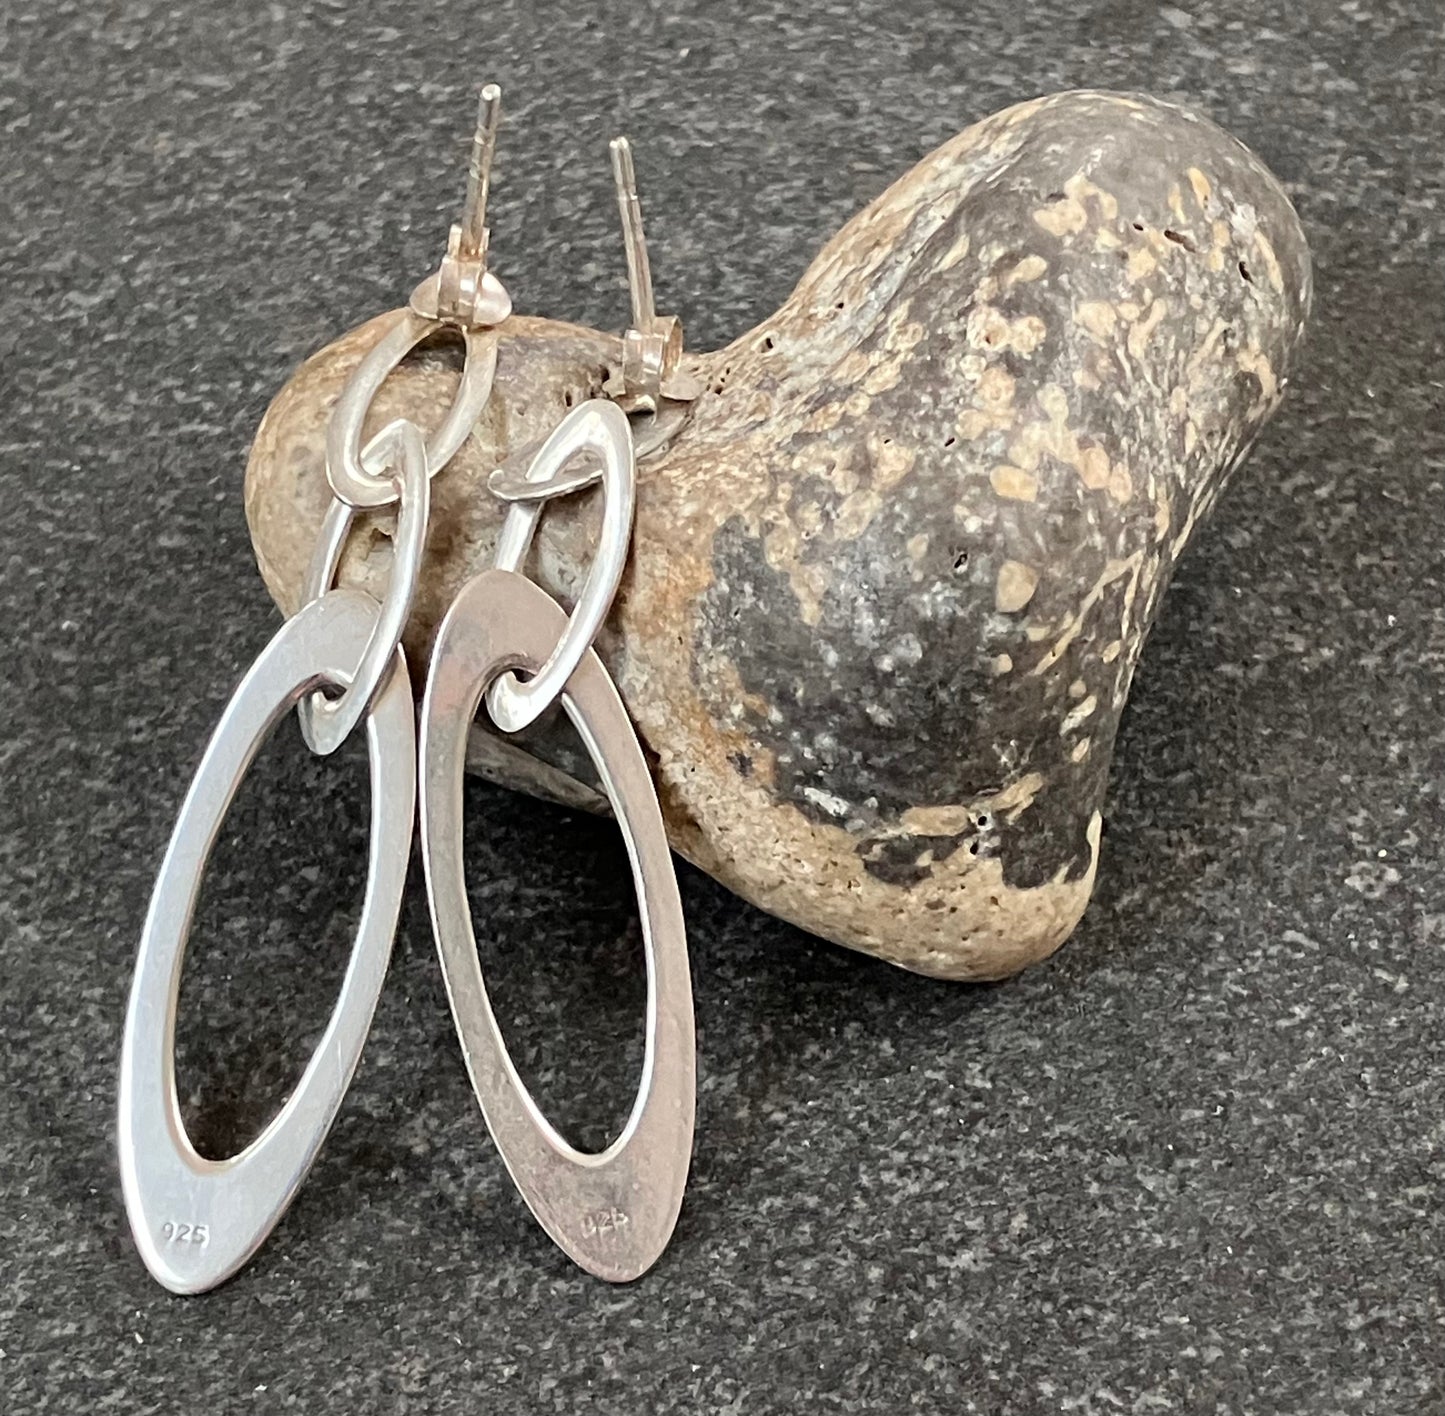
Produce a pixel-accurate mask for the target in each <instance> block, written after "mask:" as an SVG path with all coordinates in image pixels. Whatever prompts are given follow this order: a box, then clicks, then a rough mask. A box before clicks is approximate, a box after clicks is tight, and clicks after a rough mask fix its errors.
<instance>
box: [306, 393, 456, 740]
mask: <svg viewBox="0 0 1445 1416" xmlns="http://www.w3.org/2000/svg"><path fill="white" fill-rule="evenodd" d="M382 439H385V440H386V441H385V444H384V447H385V450H386V456H387V465H388V466H390V467H394V468H397V469H399V471H400V476H399V478H398V479H397V480H398V481H399V483H400V500H399V501H398V502H397V508H396V534H395V536H394V537H393V538H392V546H393V556H392V562H391V581H390V583H389V584H388V585H387V587H386V599H385V600H384V601H383V602H382V606H381V613H380V615H379V616H378V617H377V621H376V629H375V631H374V632H373V633H372V636H371V639H370V641H369V642H368V643H367V646H366V652H365V653H364V654H362V656H361V662H360V663H359V664H358V665H357V667H356V673H355V676H354V677H353V678H352V680H351V682H350V683H349V684H348V685H347V686H346V688H344V689H343V690H342V692H341V695H340V697H338V698H328V697H327V696H326V695H325V694H324V693H320V692H317V693H308V694H307V695H306V696H305V697H304V698H303V699H302V700H301V701H300V702H299V703H298V704H297V705H296V716H297V718H298V719H299V720H300V723H301V736H302V737H303V738H304V739H305V740H306V746H307V747H309V748H310V749H311V751H312V752H314V753H317V754H318V755H319V756H322V757H325V756H326V755H327V754H329V753H332V752H335V751H336V749H337V748H338V747H340V746H341V744H342V743H343V742H345V741H346V739H347V738H348V737H350V736H351V733H352V731H353V730H354V729H355V727H356V725H357V724H358V723H359V722H360V721H361V719H362V718H363V716H365V714H366V712H367V710H368V709H369V708H370V707H371V705H372V703H374V702H375V701H376V695H377V694H378V693H380V692H381V690H382V688H383V687H384V685H385V683H386V678H387V675H388V674H390V673H391V672H392V671H393V666H394V665H395V663H396V646H397V645H398V644H400V643H401V636H402V632H403V631H404V630H405V629H406V622H407V620H408V619H409V618H410V616H411V604H412V600H413V599H414V598H415V596H416V583H417V577H418V576H419V575H420V574H421V561H422V555H423V553H424V552H425V550H426V531H427V519H428V516H429V515H430V508H431V479H430V476H429V475H428V472H427V462H426V442H425V441H424V439H423V437H422V432H421V429H420V428H418V427H417V425H416V424H415V423H410V422H407V420H406V419H404V418H399V419H397V421H396V422H394V423H388V424H387V425H386V427H385V428H383V429H382V430H381V432H380V433H378V434H377V436H376V439H375V441H376V442H378V443H380V442H381V441H382ZM355 518H356V508H355V507H354V506H352V505H350V504H349V503H348V502H344V501H342V500H341V499H340V498H339V497H333V498H332V500H331V505H330V506H329V507H328V508H327V510H326V516H325V519H324V520H323V521H322V523H321V534H320V536H319V537H317V541H316V549H315V550H314V551H313V552H312V555H311V563H310V565H309V566H308V567H307V570H306V584H305V586H304V587H303V589H302V592H301V594H302V603H303V604H309V603H310V602H311V601H312V600H316V599H319V598H320V597H321V596H322V595H324V594H326V592H327V591H329V590H330V589H331V586H332V582H333V581H335V579H336V569H337V566H338V565H339V564H340V562H341V553H342V551H343V550H344V549H345V547H346V538H347V537H348V536H349V535H350V534H351V524H352V522H353V521H354V520H355Z"/></svg>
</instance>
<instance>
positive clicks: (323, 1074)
mask: <svg viewBox="0 0 1445 1416" xmlns="http://www.w3.org/2000/svg"><path fill="white" fill-rule="evenodd" d="M379 613H380V611H379V608H378V606H377V603H376V601H375V600H373V599H372V598H371V597H370V596H369V595H365V594H363V593H362V592H361V591H359V590H334V591H332V592H331V593H330V594H329V595H324V596H322V598H321V599H319V600H313V601H312V602H311V603H310V604H309V605H307V606H306V607H305V608H304V609H303V610H302V611H301V612H300V614H298V615H296V616H295V618H293V619H291V620H288V621H287V622H286V623H285V624H284V625H282V627H281V628H280V630H279V631H277V633H276V635H275V637H274V638H273V639H272V640H271V642H270V643H269V644H268V645H267V646H266V648H265V649H263V650H262V651H261V654H260V656H259V657H258V658H257V659H256V662H255V663H254V664H253V665H252V666H251V669H250V671H249V672H248V673H247V674H246V677H245V678H244V679H242V680H241V683H240V686H239V687H238V688H237V689H236V692H235V694H234V695H233V697H232V698H231V701H230V703H229V704H228V705H227V706H226V710H225V712H224V713H223V714H222V715H221V720H220V722H219V723H218V724H217V725H216V731H215V733H214V734H213V735H212V737H211V741H210V743H209V745H208V746H207V748H206V752H205V755H204V756H203V757H202V759H201V764H200V767H199V768H198V769H197V771H196V775H195V777H194V779H193V780H192V782H191V786H190V790H189V791H188V792H187V794H186V800H185V804H184V806H182V808H181V812H180V816H179V817H178V818H177V820H176V825H175V829H174V831H173V832H172V835H171V842H170V846H169V847H168V848H167V850H166V855H165V860H164V862H163V863H162V865H161V869H160V875H159V877H158V878H157V880H156V885H155V891H154V893H153V894H152V896H151V903H150V910H149V912H148V914H147V915H146V922H145V930H144V932H143V934H142V935H141V944H140V954H139V957H138V959H137V961H136V971H135V979H134V982H133V983H132V985H131V993H130V1006H129V1009H128V1011H127V1013H126V1020H125V1038H124V1042H123V1044H122V1048H121V1064H120V1105H119V1117H118V1120H119V1141H120V1174H121V1185H122V1188H123V1190H124V1192H125V1203H126V1210H127V1213H128V1214H129V1216H130V1222H131V1228H132V1230H133V1231H134V1233H135V1240H136V1246H137V1248H139V1250H140V1253H141V1257H142V1258H143V1259H144V1260H145V1264H146V1267H147V1268H148V1269H150V1271H151V1273H152V1274H154V1275H155V1277H156V1278H157V1279H159V1280H160V1282H161V1283H163V1284H164V1285H165V1286H166V1287H167V1288H169V1289H170V1290H171V1291H172V1292H175V1293H199V1292H202V1291H203V1290H205V1289H207V1288H213V1287H215V1286H216V1284H218V1283H221V1282H223V1281H224V1280H225V1279H227V1278H229V1277H230V1276H231V1275H232V1274H234V1273H235V1272H236V1270H237V1269H239V1268H240V1267H241V1266H242V1265H243V1264H244V1263H245V1262H246V1260H247V1259H249V1258H250V1257H251V1255H252V1254H254V1253H255V1252H256V1250H257V1249H258V1248H259V1247H260V1245H261V1243H262V1241H263V1240H264V1239H265V1238H266V1236H267V1234H269V1233H270V1231H271V1229H272V1228H273V1227H274V1225H275V1224H276V1222H277V1220H279V1219H280V1218H281V1215H282V1214H283V1213H284V1212H285V1210H286V1207H287V1205H289V1204H290V1202H291V1200H292V1198H293V1197H294V1195H295V1194H296V1191H297V1189H298V1188H299V1187H300V1185H301V1182H302V1180H303V1179H304V1178H305V1176H306V1172H307V1171H308V1170H309V1169H310V1167H311V1163H312V1161H313V1160H314V1159H315V1157H316V1153H317V1151H318V1150H319V1149H320V1147H321V1143H322V1141H323V1140H324V1139H325V1137H326V1133H327V1131H328V1130H329V1129H330V1127H331V1123H332V1121H333V1120H334V1119H335V1117H336V1112H337V1110H338V1108H339V1107H340V1105H341V1100H342V1097H343V1096H344V1095H345V1093H346V1089H347V1087H348V1085H349V1084H350V1082H351V1078H352V1075H353V1073H354V1072H355V1070H356V1065H357V1062H358V1061H359V1060H360V1057H361V1049H362V1044H363V1043H364V1041H365V1040H366V1034H367V1031H368V1030H369V1028H370V1026H371V1017H372V1013H373V1011H374V1010H375V1007H376V1000H377V997H378V995H379V994H380V992H381V985H382V980H383V978H384V977H385V976H386V967H387V962H388V960H389V958H390V955H391V942H392V936H393V934H394V933H395V931H396V921H397V915H398V913H399V911H400V909H401V896H402V888H403V886H404V884H405V882H406V870H407V860H408V856H409V854H410V850H409V848H410V844H411V828H412V813H413V806H414V802H415V794H416V758H415V751H414V749H415V729H414V726H413V718H412V703H411V693H410V691H409V689H408V687H407V676H406V669H405V666H404V665H403V664H402V663H400V662H398V664H397V667H396V670H395V671H394V672H393V673H392V675H391V678H390V681H389V682H388V683H387V685H386V687H385V688H384V689H382V691H381V694H380V696H379V697H378V698H377V700H376V703H375V706H374V708H373V710H372V713H371V716H370V718H369V719H368V720H367V743H368V747H369V749H370V762H371V768H370V775H371V802H372V806H371V832H370V851H369V860H368V874H367V882H366V894H365V898H364V901H363V904H362V909H361V919H360V921H359V923H358V924H357V928H356V935H355V938H354V940H353V942H352V949H351V959H350V962H349V963H348V964H347V968H346V975H345V978H344V979H343V980H342V984H341V992H340V994H339V996H338V997H337V1000H336V1006H335V1008H334V1009H333V1011H332V1014H331V1017H330V1019H329V1021H328V1022H327V1025H326V1030H325V1032H324V1033H323V1034H322V1037H321V1040H320V1042H319V1043H318V1044H317V1046H316V1050H315V1052H314V1053H313V1054H312V1055H311V1059H310V1061H309V1062H308V1063H307V1065H306V1070H305V1071H304V1072H303V1074H302V1076H301V1080H300V1082H299V1083H298V1084H297V1086H296V1090H295V1091H293V1092H292V1093H291V1095H290V1097H288V1098H287V1100H286V1103H285V1105H284V1106H282V1108H281V1110H280V1111H279V1112H278V1113H277V1114H276V1116H275V1117H274V1118H273V1119H272V1120H271V1122H270V1123H269V1124H268V1125H267V1127H266V1129H265V1130H264V1131H263V1132H262V1133H261V1134H260V1135H259V1136H258V1137H257V1138H256V1139H255V1140H254V1141H253V1142H252V1143H251V1144H250V1145H249V1146H247V1147H246V1148H245V1149H244V1150H243V1151H241V1152H240V1153H239V1154H237V1155H234V1156H231V1157H230V1158H229V1159H226V1160H219V1161H217V1160H206V1159H204V1158H203V1157H202V1156H200V1155H198V1154H197V1153H196V1150H195V1148H194V1147H193V1146H192V1145H191V1143H190V1140H189V1138H188V1137H187V1135H186V1131H185V1124H184V1122H183V1121H182V1119H181V1111H180V1104H179V1101H178V1099H177V1096H176V1075H175V1031H176V1002H177V997H178V994H179V991H180V983H181V970H182V965H183V962H184V957H185V949H186V939H187V936H188V935H189V933H190V928H191V920H192V916H193V915H194V912H195V907H196V900H197V898H198V896H199V895H200V890H201V881H202V877H203V875H204V872H205V868H206V861H207V858H208V857H209V855H210V852H211V847H212V846H213V845H214V843H215V840H216V837H217V835H218V834H219V832H220V829H221V823H222V821H223V820H224V818H225V815H226V810H227V808H228V807H229V806H230V804H231V801H232V799H233V798H234V797H235V794H236V791H237V789H238V788H239V787H240V784H241V779H242V778H243V777H244V776H245V774H246V770H247V769H248V768H249V766H250V765H251V762H252V760H253V759H254V758H255V756H256V753H257V751H258V750H259V749H260V746H261V743H262V742H263V741H264V740H265V738H266V735H267V734H268V733H269V732H270V731H271V729H272V728H273V727H274V726H275V724H276V723H277V722H279V721H280V719H281V718H282V717H283V716H284V715H285V714H286V713H287V711H288V710H289V709H290V707H291V705H292V704H293V703H295V702H296V701H297V700H298V699H299V698H300V697H301V696H302V694H304V693H308V692H310V691H311V690H312V689H313V688H315V687H316V685H317V684H318V683H319V682H327V681H330V682H342V683H345V682H346V681H347V680H348V679H349V678H350V677H351V676H352V675H353V674H354V673H355V671H356V668H357V665H358V664H359V663H360V661H361V658H362V655H363V653H364V652H365V650H366V646H367V643H368V642H369V641H370V639H371V638H372V635H373V633H374V632H375V629H376V623H377V618H378V615H379ZM396 654H397V658H398V660H400V657H401V651H400V650H397V651H396Z"/></svg>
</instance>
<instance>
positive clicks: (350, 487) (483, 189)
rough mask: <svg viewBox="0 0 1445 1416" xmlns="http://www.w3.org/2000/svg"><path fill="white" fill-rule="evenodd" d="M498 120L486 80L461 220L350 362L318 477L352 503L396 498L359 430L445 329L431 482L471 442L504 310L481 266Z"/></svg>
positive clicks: (374, 447)
mask: <svg viewBox="0 0 1445 1416" xmlns="http://www.w3.org/2000/svg"><path fill="white" fill-rule="evenodd" d="M501 121H502V91H501V89H499V88H498V87H497V86H496V84H488V85H486V87H485V88H483V89H482V94H481V99H480V100H479V102H478V106H477V126H476V131H475V132H474V133H473V135H472V151H471V158H470V160H469V162H468V164H467V195H466V199H465V201H464V202H463V204H462V217H461V220H460V221H458V222H456V223H455V224H454V225H453V226H452V228H451V231H450V233H449V235H448V237H447V253H446V255H445V256H443V258H442V263H441V266H440V268H439V269H437V270H436V271H434V272H433V273H432V274H431V275H429V276H428V277H427V278H426V279H425V280H423V281H422V282H421V284H420V285H418V286H417V287H416V289H415V290H413V291H412V293H411V300H410V302H409V304H408V307H407V308H406V309H405V310H401V311H398V312H397V315H396V318H395V321H394V322H393V324H392V326H391V328H390V329H388V330H387V332H386V333H385V334H384V335H383V336H382V337H381V339H380V340H378V341H377V343H376V345H375V346H374V347H373V348H372V349H371V350H369V351H368V353H367V355H366V357H365V358H364V359H363V360H362V361H361V363H360V364H359V365H357V367H356V369H355V371H354V372H353V373H352V375H351V377H350V379H348V380H347V383H346V387H345V388H344V389H343V390H342V392H341V397H340V398H339V399H338V400H337V402H336V407H335V409H334V410H333V412H332V415H331V421H330V422H329V423H328V424H327V427H326V477H327V480H328V481H329V482H330V483H331V490H332V492H333V494H334V495H335V496H337V497H339V498H340V499H341V500H342V501H344V502H348V503H350V505H352V506H354V507H378V506H387V505H389V504H390V503H391V502H392V501H394V500H395V498H396V484H395V480H394V478H392V477H389V476H388V475H387V468H386V462H385V449H384V447H383V446H381V444H380V439H381V438H382V437H383V436H384V435H385V432H384V430H383V433H381V434H378V435H377V437H375V438H373V439H372V440H371V442H369V443H368V444H367V445H366V447H365V448H363V447H362V446H361V433H362V429H363V427H364V425H365V423H366V415H367V413H368V412H369V411H370V409H371V404H372V400H373V399H375V397H376V394H377V391H378V390H379V389H380V388H381V386H382V384H383V383H385V382H386V379H387V376H388V375H389V374H391V372H392V371H393V370H394V369H395V368H396V366H397V365H398V364H400V363H401V361H402V360H403V359H405V358H406V356H407V355H408V354H410V353H411V351H412V350H413V349H415V348H416V346H417V345H418V344H420V343H421V342H422V341H423V340H424V339H427V338H429V337H430V336H431V335H434V334H436V333H437V332H438V331H439V330H442V329H444V328H448V327H450V328H454V329H457V330H459V331H460V332H461V335H462V338H463V339H464V340H465V342H466V362H465V363H464V364H463V366H462V378H461V382H460V383H459V384H458V385H457V392H456V397H455V398H454V399H453V400H452V406H451V408H450V409H449V410H448V411H447V416H446V417H445V418H444V419H443V420H442V425H441V427H439V428H438V429H437V430H436V432H435V433H433V434H432V436H431V438H430V439H429V440H428V442H427V464H428V466H429V468H430V472H431V475H432V476H433V477H435V476H436V474H437V473H438V472H440V471H441V470H442V468H443V467H445V466H446V465H447V463H448V462H450V461H451V459H452V458H453V457H454V456H456V454H457V452H458V450H459V449H460V448H461V446H462V444H463V443H465V442H466V440H467V438H468V437H470V436H471V432H472V429H473V428H474V427H476V425H477V420H478V419H479V418H480V417H481V416H482V410H483V409H484V408H485V407H486V406H487V400H488V399H489V398H490V397H491V393H492V379H493V377H494V376H495V374H496V371H497V344H496V339H495V338H494V337H493V336H492V335H491V331H492V330H493V329H495V327H496V326H497V325H499V324H501V323H502V321H503V320H505V319H506V318H507V317H508V316H509V315H510V314H511V313H512V297H511V296H510V295H508V294H507V292H506V290H505V288H504V287H503V286H502V283H501V282H500V281H499V280H498V279H497V278H496V276H494V275H493V274H492V273H491V272H490V271H489V270H488V269H487V248H488V244H489V234H488V231H487V224H486V217H487V196H488V194H489V192H490V190H491V172H492V157H493V155H494V154H495V152H496V147H497V129H498V127H499V126H500V124H501Z"/></svg>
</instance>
